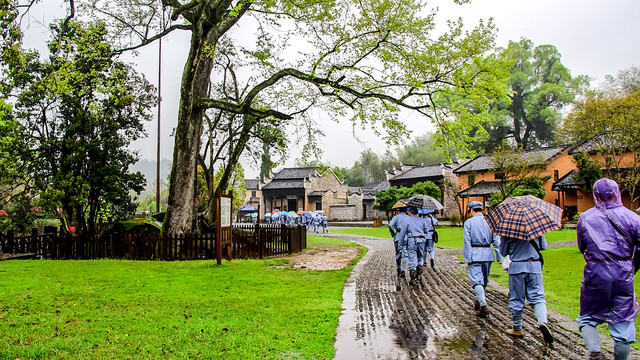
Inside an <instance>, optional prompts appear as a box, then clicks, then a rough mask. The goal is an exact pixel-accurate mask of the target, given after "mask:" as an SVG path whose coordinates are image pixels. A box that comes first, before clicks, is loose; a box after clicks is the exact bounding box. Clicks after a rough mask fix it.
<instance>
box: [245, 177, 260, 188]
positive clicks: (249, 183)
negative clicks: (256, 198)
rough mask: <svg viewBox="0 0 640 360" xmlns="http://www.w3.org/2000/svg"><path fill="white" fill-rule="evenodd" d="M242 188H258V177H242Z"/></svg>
mask: <svg viewBox="0 0 640 360" xmlns="http://www.w3.org/2000/svg"><path fill="white" fill-rule="evenodd" d="M244 188H245V189H247V190H258V179H244Z"/></svg>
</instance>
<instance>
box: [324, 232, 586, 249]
mask: <svg viewBox="0 0 640 360" xmlns="http://www.w3.org/2000/svg"><path fill="white" fill-rule="evenodd" d="M436 231H438V238H439V239H440V240H439V241H438V245H437V246H438V247H441V248H443V249H462V227H453V226H436ZM331 232H334V233H341V234H352V235H362V236H373V237H379V238H388V239H391V233H389V228H388V227H387V226H382V227H379V228H373V227H362V228H348V229H340V230H331ZM545 237H546V238H547V241H548V242H557V241H576V231H575V230H572V229H566V230H557V231H553V232H550V233H548V234H546V235H545Z"/></svg>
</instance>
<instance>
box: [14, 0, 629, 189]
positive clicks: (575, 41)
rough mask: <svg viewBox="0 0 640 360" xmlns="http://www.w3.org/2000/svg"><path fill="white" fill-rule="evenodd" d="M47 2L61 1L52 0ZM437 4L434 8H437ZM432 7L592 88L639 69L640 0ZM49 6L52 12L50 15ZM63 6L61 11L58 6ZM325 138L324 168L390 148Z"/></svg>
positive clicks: (178, 42)
mask: <svg viewBox="0 0 640 360" xmlns="http://www.w3.org/2000/svg"><path fill="white" fill-rule="evenodd" d="M46 2H55V1H53V0H48V1H45V3H46ZM432 4H434V5H432ZM429 6H439V7H440V12H439V16H438V17H437V21H439V22H444V21H445V20H446V19H456V18H457V17H462V18H463V19H464V22H465V25H467V26H469V27H471V26H473V25H474V24H476V23H477V21H478V20H479V19H488V18H490V17H491V18H493V20H494V23H495V24H496V25H497V27H498V38H497V45H498V46H501V47H505V46H506V45H507V43H508V42H509V41H510V40H512V41H518V40H519V39H520V38H522V37H526V38H529V39H531V40H532V41H533V42H534V44H535V45H541V44H551V45H555V46H556V48H557V49H558V51H559V52H560V53H561V54H562V62H563V64H564V65H565V66H566V67H568V68H569V69H570V70H571V74H572V75H573V76H576V75H588V76H590V77H591V79H592V85H597V84H599V83H600V82H602V81H603V80H604V77H605V76H606V75H608V74H612V75H615V74H617V72H618V71H620V70H623V69H626V68H629V67H631V66H634V65H636V66H638V65H640V45H639V44H640V21H638V17H639V16H640V1H638V0H607V1H598V0H472V1H471V3H470V4H466V5H463V6H459V5H455V4H453V0H441V1H435V2H433V1H430V2H429ZM51 9H52V7H48V8H47V11H48V12H49V11H51ZM58 9H59V8H58ZM34 16H35V18H33V20H34V21H32V28H31V30H30V31H29V33H27V35H28V36H27V37H26V38H25V45H26V46H28V47H35V46H38V44H40V46H39V47H40V48H41V46H42V38H43V37H44V38H45V39H46V38H47V37H48V35H46V33H47V32H46V30H45V29H42V28H40V27H38V25H37V21H36V20H37V19H38V16H40V19H41V17H42V15H34ZM186 35H187V34H186V33H183V35H177V36H175V35H174V36H172V37H170V38H168V39H165V40H164V41H163V43H162V45H163V56H162V98H163V102H162V113H161V114H162V121H161V123H162V126H161V138H162V140H161V143H162V145H161V157H163V158H172V151H173V140H174V138H173V137H169V135H170V134H171V132H172V131H173V128H174V127H175V126H176V121H177V120H176V119H177V107H178V101H179V86H180V77H181V75H182V69H183V66H184V60H185V58H186V53H187V51H188V36H186ZM128 61H131V62H134V63H135V64H136V66H137V67H138V69H139V70H140V71H142V72H144V73H145V75H146V77H147V79H148V80H149V81H150V82H152V83H154V84H156V85H157V84H158V46H157V45H155V44H154V45H151V46H149V47H148V48H146V49H143V50H142V51H141V52H140V55H139V56H138V57H137V58H133V57H131V58H128ZM403 118H404V119H405V120H406V121H407V122H408V123H409V127H410V128H411V130H412V131H413V133H414V134H415V135H420V134H424V133H425V132H427V131H430V130H432V129H433V125H431V123H430V122H429V120H428V119H426V118H424V117H420V116H417V115H413V114H405V115H403ZM146 129H147V132H148V135H149V137H148V138H147V139H145V140H143V141H138V142H137V143H136V144H135V147H136V149H137V150H139V151H140V154H141V155H142V157H144V158H147V159H150V160H152V159H155V158H156V138H157V122H153V123H149V124H147V126H146ZM325 132H326V134H327V137H325V138H324V139H322V140H321V141H320V144H321V147H322V148H323V150H324V158H323V159H322V160H323V161H324V162H325V163H327V164H331V165H334V166H343V167H351V165H352V164H353V163H354V162H355V161H356V160H357V159H358V158H359V156H360V153H361V152H362V151H363V150H364V149H366V148H370V149H371V150H373V151H374V152H376V153H379V154H382V153H384V152H385V150H386V146H385V145H384V144H383V142H382V141H380V140H378V139H376V138H375V137H374V136H371V135H370V134H368V133H366V132H362V131H358V135H359V137H360V138H361V139H364V140H365V143H364V144H362V143H361V142H358V141H356V140H354V139H353V137H352V134H351V125H350V124H349V123H348V122H347V121H345V122H342V123H340V124H334V123H328V124H326V127H325ZM296 157H299V150H298V149H295V148H293V149H291V154H290V160H289V161H288V162H287V165H292V164H293V159H295V158H296ZM257 173H258V170H257V169H251V168H249V166H248V165H246V166H245V174H246V175H247V176H246V177H255V176H256V175H257Z"/></svg>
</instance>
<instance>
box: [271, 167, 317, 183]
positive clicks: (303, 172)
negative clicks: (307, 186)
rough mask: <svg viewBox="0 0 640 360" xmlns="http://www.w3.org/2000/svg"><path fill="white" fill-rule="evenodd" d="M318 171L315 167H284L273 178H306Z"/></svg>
mask: <svg viewBox="0 0 640 360" xmlns="http://www.w3.org/2000/svg"><path fill="white" fill-rule="evenodd" d="M315 173H316V168H315V167H302V168H284V169H282V170H280V172H278V173H277V174H275V175H273V180H290V179H305V178H309V177H311V176H312V175H314V174H315Z"/></svg>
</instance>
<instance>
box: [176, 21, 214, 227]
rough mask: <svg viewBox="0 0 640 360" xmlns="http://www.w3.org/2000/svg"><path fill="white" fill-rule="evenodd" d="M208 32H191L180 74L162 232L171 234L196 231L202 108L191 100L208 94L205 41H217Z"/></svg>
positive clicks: (209, 64)
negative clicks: (165, 211)
mask: <svg viewBox="0 0 640 360" xmlns="http://www.w3.org/2000/svg"><path fill="white" fill-rule="evenodd" d="M195 27H196V25H195V24H194V28H195ZM211 33H212V32H211V31H210V29H209V31H207V30H204V29H201V30H200V31H197V30H194V31H193V32H192V36H191V50H190V52H189V57H188V58H187V62H186V64H185V67H184V71H183V75H182V85H181V89H180V109H179V113H178V127H177V128H176V139H175V146H174V150H173V167H172V169H171V181H170V186H169V200H168V207H167V214H166V216H165V220H164V232H165V233H167V234H170V235H176V234H186V233H192V232H194V231H196V219H197V205H196V201H195V199H196V169H197V159H198V152H199V150H200V136H201V135H202V122H203V114H204V112H203V110H201V109H197V108H195V107H194V105H193V103H194V101H195V100H196V99H199V98H205V97H207V95H208V88H209V84H210V76H211V70H212V68H213V60H212V59H211V58H210V57H209V56H207V55H205V54H204V53H203V52H204V49H205V45H206V44H216V43H217V41H216V40H217V39H215V37H214V36H213V35H211ZM212 38H213V39H212ZM212 40H213V41H212Z"/></svg>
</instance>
